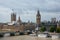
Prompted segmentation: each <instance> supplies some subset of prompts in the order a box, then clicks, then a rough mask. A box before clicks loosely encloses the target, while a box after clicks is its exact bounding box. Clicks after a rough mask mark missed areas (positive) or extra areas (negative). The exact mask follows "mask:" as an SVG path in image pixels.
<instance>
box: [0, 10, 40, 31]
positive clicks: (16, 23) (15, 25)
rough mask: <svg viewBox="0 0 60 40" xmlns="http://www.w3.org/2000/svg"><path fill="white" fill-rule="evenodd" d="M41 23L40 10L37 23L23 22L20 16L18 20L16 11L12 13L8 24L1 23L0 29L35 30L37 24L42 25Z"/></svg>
mask: <svg viewBox="0 0 60 40" xmlns="http://www.w3.org/2000/svg"><path fill="white" fill-rule="evenodd" d="M40 24H41V15H40V12H39V10H38V11H37V14H36V23H32V22H30V21H28V22H27V23H26V22H22V20H21V19H20V16H19V17H18V20H16V13H14V12H13V13H12V14H11V22H9V23H7V24H0V29H2V30H9V31H11V30H12V31H26V30H30V31H32V30H35V28H36V25H37V26H38V27H40Z"/></svg>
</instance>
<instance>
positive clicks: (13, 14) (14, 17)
mask: <svg viewBox="0 0 60 40" xmlns="http://www.w3.org/2000/svg"><path fill="white" fill-rule="evenodd" d="M12 21H16V14H15V13H12V14H11V22H12Z"/></svg>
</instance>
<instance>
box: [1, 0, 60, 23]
mask: <svg viewBox="0 0 60 40" xmlns="http://www.w3.org/2000/svg"><path fill="white" fill-rule="evenodd" d="M12 9H14V12H15V13H16V15H17V17H18V16H20V17H21V20H22V21H23V22H27V21H28V20H30V21H32V22H36V20H35V19H36V13H37V10H38V9H39V10H40V14H41V21H44V20H47V21H48V20H51V18H54V17H56V19H57V20H60V0H0V22H10V15H11V13H12ZM17 19H18V18H17Z"/></svg>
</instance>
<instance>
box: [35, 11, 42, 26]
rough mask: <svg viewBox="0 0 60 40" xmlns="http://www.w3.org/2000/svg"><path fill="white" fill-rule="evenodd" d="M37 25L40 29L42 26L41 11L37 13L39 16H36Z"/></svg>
mask: <svg viewBox="0 0 60 40" xmlns="http://www.w3.org/2000/svg"><path fill="white" fill-rule="evenodd" d="M36 24H37V26H39V27H40V24H41V15H40V12H39V10H38V11H37V15H36Z"/></svg>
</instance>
